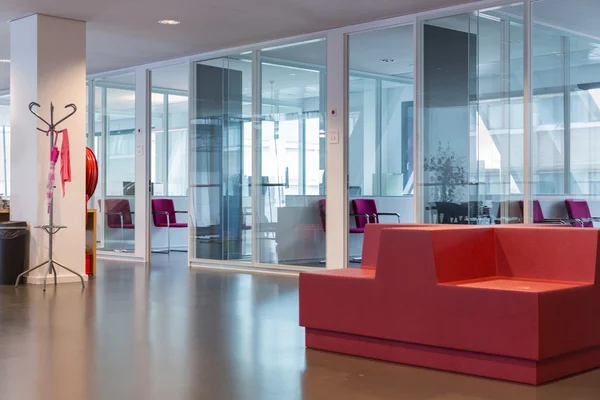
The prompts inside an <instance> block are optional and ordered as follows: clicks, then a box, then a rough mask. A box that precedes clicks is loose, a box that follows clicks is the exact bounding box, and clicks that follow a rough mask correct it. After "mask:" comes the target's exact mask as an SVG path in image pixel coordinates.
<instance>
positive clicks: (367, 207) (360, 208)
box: [352, 199, 379, 228]
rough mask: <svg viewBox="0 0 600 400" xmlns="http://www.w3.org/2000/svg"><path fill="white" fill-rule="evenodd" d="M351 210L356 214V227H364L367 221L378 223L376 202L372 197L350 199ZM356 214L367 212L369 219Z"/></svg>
mask: <svg viewBox="0 0 600 400" xmlns="http://www.w3.org/2000/svg"><path fill="white" fill-rule="evenodd" d="M352 210H353V211H354V214H357V216H356V217H355V218H356V227H357V228H364V227H365V226H367V223H371V224H377V223H379V218H378V217H377V203H376V202H375V200H373V199H354V200H352ZM358 214H363V215H365V214H367V215H369V219H368V220H367V217H363V216H360V215H358ZM371 215H372V216H371Z"/></svg>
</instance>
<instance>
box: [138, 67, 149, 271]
mask: <svg viewBox="0 0 600 400" xmlns="http://www.w3.org/2000/svg"><path fill="white" fill-rule="evenodd" d="M149 74H150V71H148V70H147V69H146V68H145V67H139V68H137V69H136V71H135V148H136V150H135V211H136V212H135V256H136V257H139V258H142V259H143V260H144V262H150V256H151V254H150V233H151V230H150V226H151V225H150V217H151V210H150V151H151V148H150V146H151V144H150V143H151V142H150V135H151V128H150V126H151V123H150V121H149V118H150V99H151V97H150V78H149Z"/></svg>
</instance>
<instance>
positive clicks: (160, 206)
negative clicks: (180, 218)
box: [152, 199, 188, 253]
mask: <svg viewBox="0 0 600 400" xmlns="http://www.w3.org/2000/svg"><path fill="white" fill-rule="evenodd" d="M177 214H187V211H175V203H174V202H173V200H172V199H152V220H153V221H154V226H156V227H157V228H167V251H166V252H167V253H170V252H171V228H187V227H188V223H187V222H177ZM173 251H177V250H173Z"/></svg>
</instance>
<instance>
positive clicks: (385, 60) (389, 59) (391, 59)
mask: <svg viewBox="0 0 600 400" xmlns="http://www.w3.org/2000/svg"><path fill="white" fill-rule="evenodd" d="M394 61H395V60H394V59H393V58H383V59H382V60H381V62H382V63H393V62H394Z"/></svg>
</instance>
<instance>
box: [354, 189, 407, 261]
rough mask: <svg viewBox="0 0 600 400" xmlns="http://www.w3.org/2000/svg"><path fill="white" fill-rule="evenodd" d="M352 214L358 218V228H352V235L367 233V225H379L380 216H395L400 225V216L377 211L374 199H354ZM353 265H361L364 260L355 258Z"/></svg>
mask: <svg viewBox="0 0 600 400" xmlns="http://www.w3.org/2000/svg"><path fill="white" fill-rule="evenodd" d="M352 210H353V211H354V213H353V214H352V215H353V216H354V218H356V227H355V228H350V233H365V227H366V226H367V224H378V223H379V217H380V216H393V217H396V218H398V223H400V214H398V213H382V212H379V211H378V210H377V203H376V202H375V200H374V199H354V200H352ZM350 261H351V262H353V263H361V262H362V258H353V259H351V260H350Z"/></svg>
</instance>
